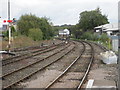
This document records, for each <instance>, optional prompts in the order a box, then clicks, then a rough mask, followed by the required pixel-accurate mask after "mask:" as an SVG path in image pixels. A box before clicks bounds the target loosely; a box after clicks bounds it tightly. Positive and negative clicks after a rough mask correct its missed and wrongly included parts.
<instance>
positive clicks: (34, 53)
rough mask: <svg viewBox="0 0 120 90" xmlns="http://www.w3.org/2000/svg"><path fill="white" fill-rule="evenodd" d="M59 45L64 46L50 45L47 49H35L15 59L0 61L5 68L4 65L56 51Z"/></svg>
mask: <svg viewBox="0 0 120 90" xmlns="http://www.w3.org/2000/svg"><path fill="white" fill-rule="evenodd" d="M61 45H64V43H60V44H56V45H51V46H49V47H44V48H40V49H38V48H37V50H36V48H35V50H32V51H31V52H29V53H26V54H22V55H18V56H15V57H11V58H7V59H5V60H2V66H5V65H8V64H10V63H14V62H17V61H20V60H23V59H27V58H31V57H33V56H36V55H39V54H42V53H45V52H48V51H52V50H54V49H56V48H57V47H59V46H61Z"/></svg>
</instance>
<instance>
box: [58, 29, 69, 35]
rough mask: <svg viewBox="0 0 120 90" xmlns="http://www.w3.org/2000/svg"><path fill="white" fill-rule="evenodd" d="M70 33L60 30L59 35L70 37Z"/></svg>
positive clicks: (66, 30)
mask: <svg viewBox="0 0 120 90" xmlns="http://www.w3.org/2000/svg"><path fill="white" fill-rule="evenodd" d="M69 34H70V31H69V30H68V29H64V30H59V35H69Z"/></svg>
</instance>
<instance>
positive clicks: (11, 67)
mask: <svg viewBox="0 0 120 90" xmlns="http://www.w3.org/2000/svg"><path fill="white" fill-rule="evenodd" d="M64 47H65V46H62V47H58V48H56V49H54V50H52V51H50V52H46V53H43V54H41V55H37V56H35V57H32V58H29V59H24V60H21V61H18V62H16V63H11V64H8V65H6V66H3V68H2V70H3V75H5V74H6V73H9V72H11V71H15V70H16V69H19V68H21V67H24V66H27V65H30V64H32V63H34V62H35V61H39V60H41V59H43V58H46V57H48V56H50V55H52V54H54V53H56V52H58V51H59V50H62V49H63V48H64Z"/></svg>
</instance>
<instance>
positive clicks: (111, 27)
mask: <svg viewBox="0 0 120 90" xmlns="http://www.w3.org/2000/svg"><path fill="white" fill-rule="evenodd" d="M94 29H102V30H103V31H118V23H112V24H104V25H101V26H98V27H95V28H94Z"/></svg>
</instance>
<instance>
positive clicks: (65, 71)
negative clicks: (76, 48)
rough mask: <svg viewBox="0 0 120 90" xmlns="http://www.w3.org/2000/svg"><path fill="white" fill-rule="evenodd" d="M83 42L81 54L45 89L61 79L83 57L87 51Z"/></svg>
mask: <svg viewBox="0 0 120 90" xmlns="http://www.w3.org/2000/svg"><path fill="white" fill-rule="evenodd" d="M81 43H82V44H83V49H82V51H81V54H80V55H79V56H78V57H77V58H75V60H74V61H73V62H72V63H71V64H70V65H69V66H68V67H67V68H66V69H65V70H64V71H63V72H62V73H61V74H60V75H59V76H58V77H57V78H55V79H54V80H53V81H52V82H51V83H50V84H48V85H47V86H46V87H45V90H47V89H49V88H50V87H51V86H52V85H53V84H54V83H55V82H56V81H57V80H58V79H60V78H61V77H62V76H63V75H64V74H65V73H67V71H68V70H69V69H70V68H71V67H72V66H73V65H74V64H75V63H76V62H77V60H78V59H80V58H81V56H82V55H83V53H84V52H85V44H84V43H83V42H81Z"/></svg>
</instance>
